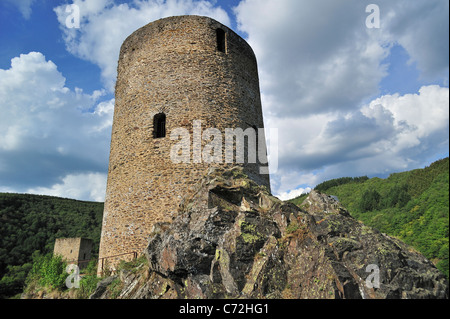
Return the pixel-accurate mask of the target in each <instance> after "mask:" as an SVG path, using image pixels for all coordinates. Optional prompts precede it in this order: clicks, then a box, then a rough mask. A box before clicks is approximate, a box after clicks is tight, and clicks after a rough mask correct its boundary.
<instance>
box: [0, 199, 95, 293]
mask: <svg viewBox="0 0 450 319" xmlns="http://www.w3.org/2000/svg"><path fill="white" fill-rule="evenodd" d="M102 215H103V203H97V202H86V201H77V200H73V199H65V198H58V197H52V196H41V195H30V194H10V193H0V221H1V222H0V234H1V237H0V298H6V297H8V296H12V295H14V294H16V293H18V290H19V289H20V288H19V287H22V286H23V284H24V277H26V274H25V273H26V272H27V271H29V270H30V269H28V268H29V266H25V265H27V264H30V263H31V262H32V254H33V252H34V251H36V250H37V251H39V252H41V254H44V255H45V254H47V253H51V252H52V251H53V246H54V243H55V239H56V238H61V237H86V238H90V239H92V240H93V242H94V245H93V254H94V255H95V254H98V246H99V242H100V233H101V222H102ZM14 267H18V268H14ZM27 267H28V268H27ZM24 274H25V276H24Z"/></svg>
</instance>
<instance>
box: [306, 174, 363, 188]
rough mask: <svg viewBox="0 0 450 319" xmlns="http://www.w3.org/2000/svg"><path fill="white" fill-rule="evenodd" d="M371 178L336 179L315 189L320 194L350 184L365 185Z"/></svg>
mask: <svg viewBox="0 0 450 319" xmlns="http://www.w3.org/2000/svg"><path fill="white" fill-rule="evenodd" d="M368 179H369V178H368V177H367V176H360V177H341V178H336V179H330V180H329V181H325V182H323V183H320V184H318V185H317V186H316V187H315V188H314V189H315V190H317V191H319V192H325V191H326V190H327V189H329V188H331V187H335V186H339V185H344V184H349V183H364V182H365V181H366V180H368Z"/></svg>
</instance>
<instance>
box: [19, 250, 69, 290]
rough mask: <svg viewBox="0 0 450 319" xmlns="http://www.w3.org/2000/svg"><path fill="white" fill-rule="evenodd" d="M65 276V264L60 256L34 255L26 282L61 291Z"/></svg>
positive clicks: (66, 274)
mask: <svg viewBox="0 0 450 319" xmlns="http://www.w3.org/2000/svg"><path fill="white" fill-rule="evenodd" d="M67 276H68V273H66V263H65V262H64V261H63V260H62V258H61V256H52V254H47V255H39V254H37V255H36V254H35V257H34V260H33V265H32V268H31V271H30V272H29V274H28V277H27V281H28V282H30V281H35V282H37V283H38V285H39V286H41V287H46V288H50V289H62V288H64V287H65V281H66V278H67Z"/></svg>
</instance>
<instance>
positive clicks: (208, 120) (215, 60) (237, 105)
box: [99, 16, 270, 272]
mask: <svg viewBox="0 0 450 319" xmlns="http://www.w3.org/2000/svg"><path fill="white" fill-rule="evenodd" d="M117 71H118V74H117V82H116V91H115V98H116V99H115V109H114V120H113V126H112V136H111V150H110V158H109V169H108V182H107V190H106V198H105V208H104V214H103V224H102V234H101V241H100V251H99V272H100V271H101V268H102V265H103V267H104V266H105V264H108V265H109V267H112V268H114V265H115V264H116V263H117V261H118V260H119V259H124V260H127V259H129V258H131V257H133V254H132V252H137V253H138V254H141V253H142V252H143V249H144V248H145V247H146V246H147V241H148V236H149V234H150V231H151V229H152V225H153V224H155V223H156V222H170V221H171V219H172V216H173V215H174V213H175V212H176V210H177V208H178V205H179V203H180V201H181V198H182V196H183V195H185V194H186V193H187V192H188V190H189V188H190V187H191V186H192V185H193V184H194V183H196V182H197V181H198V180H199V179H200V178H201V177H202V176H203V175H204V174H205V173H206V171H207V170H208V168H210V167H231V166H236V165H240V166H242V167H243V168H244V171H245V173H246V174H247V175H248V176H249V177H250V178H251V179H253V180H254V181H255V182H257V183H258V184H260V185H263V186H266V187H267V188H268V189H269V191H270V181H269V175H268V174H267V173H264V174H261V171H260V168H261V167H264V166H266V167H267V163H264V161H260V157H258V158H257V161H256V163H254V162H250V161H249V160H248V158H249V157H248V156H247V155H246V156H245V161H244V163H236V158H235V157H233V159H234V161H233V163H226V162H225V146H226V143H225V129H230V128H241V129H242V130H246V129H247V128H255V129H256V128H260V129H261V128H264V123H263V114H262V108H261V100H260V90H259V80H258V71H257V63H256V58H255V55H254V53H253V50H252V49H251V47H250V46H249V45H248V44H247V42H246V41H245V40H243V39H242V38H241V37H240V36H238V35H237V34H236V33H235V32H233V31H232V30H231V29H229V28H228V27H226V26H224V25H223V24H221V23H219V22H217V21H215V20H213V19H211V18H208V17H201V16H177V17H169V18H164V19H160V20H157V21H155V22H152V23H149V24H147V25H146V26H144V27H142V28H140V29H138V30H137V31H135V32H134V33H133V34H131V35H130V36H129V37H128V38H127V39H126V40H125V41H124V43H123V44H122V47H121V50H120V56H119V62H118V69H117ZM199 124H200V125H199ZM180 128H184V129H185V131H186V132H189V136H190V139H189V141H187V142H186V144H188V145H185V146H186V147H187V148H188V149H189V150H190V154H189V156H188V159H189V161H188V162H181V163H175V162H174V161H173V160H172V158H171V156H170V155H171V149H172V148H173V147H174V145H178V146H179V145H180V143H181V142H180V141H181V137H180V138H178V139H176V138H175V137H174V134H172V133H174V132H176V130H177V129H178V130H179V129H180ZM200 128H201V130H202V132H204V131H205V129H207V128H215V129H217V130H219V131H220V132H222V146H221V147H222V160H221V161H213V162H206V161H205V160H203V158H201V160H200V161H199V160H198V159H199V158H198V156H197V157H196V154H197V155H198V154H201V151H202V150H203V149H204V146H205V145H207V144H208V143H210V142H211V141H210V140H208V139H205V138H204V137H205V136H203V138H200V139H199V138H198V136H197V137H196V134H195V133H196V132H198V131H199V129H200ZM258 131H259V132H261V130H257V131H256V132H258ZM171 137H172V139H171ZM260 138H261V134H260V135H259V136H258V134H256V140H261V139H260ZM263 138H264V137H263ZM246 140H247V138H246ZM196 141H197V142H199V143H197V144H196V143H195V142H196ZM248 145H249V143H245V154H247V151H248V150H247V148H248ZM257 147H258V148H259V152H258V153H259V154H261V153H265V151H266V150H265V147H266V146H265V143H257ZM199 148H200V149H199ZM261 148H263V149H262V151H263V152H261ZM199 152H200V153H199ZM122 254H126V255H122ZM117 255H120V256H117ZM111 256H117V257H114V258H111Z"/></svg>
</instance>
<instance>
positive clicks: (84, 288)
mask: <svg viewBox="0 0 450 319" xmlns="http://www.w3.org/2000/svg"><path fill="white" fill-rule="evenodd" d="M82 273H83V276H82V278H81V280H80V288H78V289H77V290H76V292H77V296H76V297H77V298H80V299H87V298H88V297H89V296H90V295H91V294H92V293H93V292H94V290H95V288H96V287H97V283H98V282H99V281H100V280H102V278H101V277H97V260H95V259H94V260H91V261H90V262H89V264H88V266H87V267H86V268H85V269H83V271H82ZM74 289H76V288H74Z"/></svg>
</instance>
